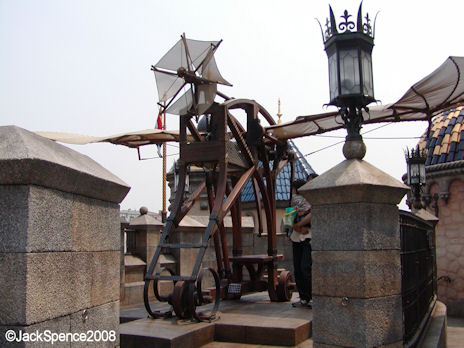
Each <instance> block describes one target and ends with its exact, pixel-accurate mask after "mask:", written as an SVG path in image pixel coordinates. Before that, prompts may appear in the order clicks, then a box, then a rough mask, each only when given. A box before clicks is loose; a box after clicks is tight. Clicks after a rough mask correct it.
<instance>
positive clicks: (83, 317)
mask: <svg viewBox="0 0 464 348" xmlns="http://www.w3.org/2000/svg"><path fill="white" fill-rule="evenodd" d="M88 318H89V312H88V311H87V309H84V310H83V311H82V322H83V323H85V322H86V321H87V319H88Z"/></svg>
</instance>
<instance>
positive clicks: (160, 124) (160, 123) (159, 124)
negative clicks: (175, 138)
mask: <svg viewBox="0 0 464 348" xmlns="http://www.w3.org/2000/svg"><path fill="white" fill-rule="evenodd" d="M155 128H156V129H163V120H162V119H161V109H160V111H159V113H158V118H157V119H156V127H155ZM156 147H157V148H158V156H159V157H163V155H162V154H161V144H156Z"/></svg>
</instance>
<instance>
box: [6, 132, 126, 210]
mask: <svg viewBox="0 0 464 348" xmlns="http://www.w3.org/2000/svg"><path fill="white" fill-rule="evenodd" d="M0 168H1V170H0V185H38V186H43V187H47V188H51V189H56V190H59V191H64V192H69V193H75V194H79V195H83V196H87V197H90V198H96V199H100V200H103V201H107V202H114V203H120V202H121V201H122V200H123V199H124V197H125V196H126V195H127V193H128V192H129V189H130V187H129V186H128V185H127V184H126V183H125V182H124V181H122V180H121V179H119V178H118V177H117V176H115V175H114V174H112V173H111V172H109V171H108V170H107V169H105V168H104V167H102V166H101V165H100V164H98V163H97V162H95V161H94V160H92V159H91V158H90V157H88V156H85V155H83V154H81V153H79V152H77V151H74V150H71V149H70V148H68V147H66V146H63V145H61V144H57V143H55V142H54V141H52V140H49V139H46V138H44V137H41V136H39V135H37V134H35V133H32V132H29V131H27V130H25V129H23V128H20V127H17V126H2V127H0Z"/></svg>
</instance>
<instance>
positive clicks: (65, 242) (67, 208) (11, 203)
mask: <svg viewBox="0 0 464 348" xmlns="http://www.w3.org/2000/svg"><path fill="white" fill-rule="evenodd" d="M71 197H72V195H71V194H69V193H63V192H60V191H56V190H51V189H47V188H43V187H39V186H34V185H30V186H25V185H17V186H16V185H3V186H0V218H1V219H0V221H1V222H0V231H1V233H0V252H42V251H67V250H71V233H70V232H71V224H70V221H71V203H72V201H71Z"/></svg>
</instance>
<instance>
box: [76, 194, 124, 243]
mask: <svg viewBox="0 0 464 348" xmlns="http://www.w3.org/2000/svg"><path fill="white" fill-rule="evenodd" d="M71 211H72V250H75V251H107V250H119V249H120V246H121V240H120V222H119V205H118V204H116V203H110V202H104V201H101V200H97V199H93V198H87V197H82V196H74V200H73V202H72V210H71ZM96 241H98V242H97V243H96Z"/></svg>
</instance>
